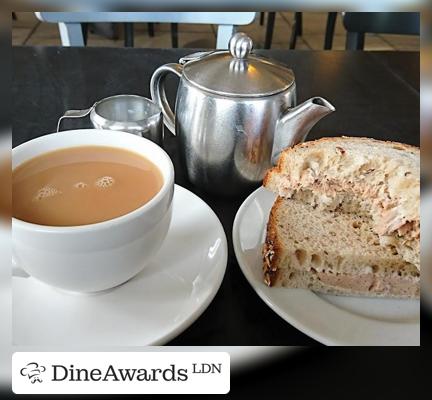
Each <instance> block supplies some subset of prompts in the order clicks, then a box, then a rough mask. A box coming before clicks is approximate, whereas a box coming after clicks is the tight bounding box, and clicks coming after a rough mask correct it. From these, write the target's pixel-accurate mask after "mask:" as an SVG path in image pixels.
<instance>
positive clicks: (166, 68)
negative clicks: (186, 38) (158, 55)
mask: <svg viewBox="0 0 432 400" xmlns="http://www.w3.org/2000/svg"><path fill="white" fill-rule="evenodd" d="M170 72H172V73H174V74H175V75H177V76H178V77H179V78H180V77H181V76H182V73H183V65H180V64H174V63H173V64H166V65H162V66H161V67H159V68H158V69H157V70H156V71H155V72H154V73H153V76H152V78H151V81H150V93H151V97H152V100H153V101H154V102H155V103H156V104H157V105H158V106H159V107H160V108H161V109H162V114H163V117H164V123H165V126H166V127H167V128H168V129H169V130H170V131H171V132H172V133H173V134H174V135H175V116H174V113H173V111H172V110H171V107H170V105H169V103H168V100H167V98H166V94H165V78H166V76H167V75H168V74H169V73H170Z"/></svg>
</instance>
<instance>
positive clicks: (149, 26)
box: [147, 22, 154, 37]
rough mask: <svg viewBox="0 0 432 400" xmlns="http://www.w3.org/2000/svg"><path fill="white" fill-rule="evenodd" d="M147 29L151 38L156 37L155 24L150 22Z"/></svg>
mask: <svg viewBox="0 0 432 400" xmlns="http://www.w3.org/2000/svg"><path fill="white" fill-rule="evenodd" d="M147 29H148V34H149V36H150V37H153V36H154V23H153V22H149V23H148V24H147Z"/></svg>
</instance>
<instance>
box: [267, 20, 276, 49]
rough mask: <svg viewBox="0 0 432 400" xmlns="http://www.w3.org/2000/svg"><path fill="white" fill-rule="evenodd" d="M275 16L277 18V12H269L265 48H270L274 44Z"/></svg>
mask: <svg viewBox="0 0 432 400" xmlns="http://www.w3.org/2000/svg"><path fill="white" fill-rule="evenodd" d="M275 18H276V13H275V12H269V13H268V18H267V28H266V35H265V42H264V48H265V49H269V48H270V47H271V44H272V40H273V31H274V24H275Z"/></svg>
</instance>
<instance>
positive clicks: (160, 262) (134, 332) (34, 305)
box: [12, 186, 228, 346]
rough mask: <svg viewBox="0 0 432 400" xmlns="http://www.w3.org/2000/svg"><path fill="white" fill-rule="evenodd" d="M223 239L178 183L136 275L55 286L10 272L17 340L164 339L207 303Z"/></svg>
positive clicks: (220, 265) (134, 342) (131, 342)
mask: <svg viewBox="0 0 432 400" xmlns="http://www.w3.org/2000/svg"><path fill="white" fill-rule="evenodd" d="M227 257H228V251H227V241H226V236H225V233H224V230H223V228H222V225H221V223H220V221H219V219H218V218H217V216H216V215H215V214H214V212H213V211H212V210H211V209H210V207H209V206H208V205H207V204H206V203H205V202H204V201H202V200H201V199H200V198H199V197H197V196H195V195H194V194H193V193H191V192H189V191H188V190H186V189H184V188H182V187H180V186H176V187H175V193H174V200H173V219H172V222H171V226H170V229H169V232H168V235H167V238H166V240H165V242H164V244H163V245H162V248H161V250H160V251H159V253H158V255H157V256H156V258H155V259H154V261H153V262H152V263H151V265H149V266H147V267H146V268H145V269H144V270H143V271H142V272H141V273H140V274H138V275H137V276H136V277H135V278H133V279H132V280H130V281H129V282H127V283H125V284H124V285H122V286H119V287H117V288H115V289H112V290H110V291H106V292H103V293H99V294H93V295H85V294H84V295H83V294H69V293H65V292H61V291H59V290H57V289H55V288H53V287H50V286H48V285H45V284H43V283H41V282H39V281H37V280H35V279H33V278H31V277H27V278H26V277H20V276H14V277H13V279H12V281H13V284H12V291H13V317H12V320H13V343H14V344H15V345H50V346H56V345H57V346H58V345H60V346H63V345H69V346H70V345H71V346H74V345H99V346H104V345H105V346H107V345H109V346H111V345H117V346H145V345H156V344H164V343H166V342H168V341H169V340H171V339H173V338H174V337H175V336H177V335H178V334H180V333H181V332H182V331H184V330H185V329H186V328H187V327H188V326H190V325H191V324H192V323H193V322H194V321H195V320H196V319H197V318H198V317H199V316H200V315H201V313H202V312H203V311H204V310H205V309H206V308H207V306H208V305H209V304H210V302H211V301H212V299H213V297H214V296H215V294H216V292H217V291H218V289H219V286H220V284H221V282H222V279H223V276H224V273H225V268H226V265H227Z"/></svg>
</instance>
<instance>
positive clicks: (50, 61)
mask: <svg viewBox="0 0 432 400" xmlns="http://www.w3.org/2000/svg"><path fill="white" fill-rule="evenodd" d="M192 52H193V51H192V50H190V49H187V50H186V49H169V50H163V49H107V48H57V47H51V48H46V47H25V48H24V47H23V48H14V49H13V66H14V77H13V99H12V101H13V146H17V145H19V144H20V143H23V142H25V141H27V140H30V139H33V138H35V137H38V136H40V135H43V134H46V133H51V132H54V131H55V129H56V123H57V119H58V118H59V116H60V115H62V114H63V113H64V111H65V110H67V109H80V108H88V107H90V106H91V105H92V104H93V103H94V102H95V101H96V100H98V99H101V98H103V97H107V96H110V95H114V94H120V93H135V94H139V95H142V96H146V97H150V92H149V82H150V77H151V75H152V73H153V71H154V70H155V69H156V68H157V67H158V66H160V65H162V64H166V63H169V62H177V61H178V59H179V58H180V57H181V56H183V55H185V54H188V53H192ZM259 53H262V54H264V55H266V56H267V57H271V58H274V59H276V60H279V61H281V62H284V63H286V64H288V65H289V66H291V68H292V69H293V70H294V72H295V75H296V80H297V88H298V100H299V101H303V100H305V99H307V98H309V97H312V96H316V95H319V96H323V97H325V98H326V99H328V100H329V101H330V102H332V103H333V104H334V105H335V107H336V109H337V112H335V113H333V114H332V115H330V116H328V117H326V118H324V119H323V120H322V121H321V122H320V123H318V124H317V125H316V126H315V127H314V128H313V129H312V131H311V133H310V136H309V139H315V138H319V137H322V136H338V135H341V134H343V135H350V136H369V137H373V138H376V139H384V140H393V141H400V142H404V143H409V144H413V145H419V141H420V136H419V132H420V122H419V118H420V107H419V101H420V94H419V88H420V83H419V53H416V52H362V51H357V52H344V51H327V52H324V51H292V50H269V51H259ZM167 86H168V87H167V93H168V97H169V99H170V100H171V101H172V100H173V99H174V97H175V89H176V81H175V79H172V80H168V82H167ZM84 127H90V123H89V121H88V120H83V121H80V122H78V121H68V122H66V123H65V124H64V126H63V128H64V129H77V128H84ZM167 136H168V137H166V140H165V148H166V150H167V152H168V153H169V154H170V156H171V157H172V159H173V162H174V165H175V167H176V183H177V184H179V185H181V186H184V187H186V188H187V189H189V190H191V191H193V192H194V193H196V194H197V195H198V196H200V197H201V198H202V199H204V200H205V201H206V202H207V203H208V204H209V205H210V207H211V208H212V209H213V210H214V211H215V213H216V214H217V215H218V217H219V219H220V220H221V222H222V224H223V226H224V229H225V233H226V236H227V239H228V243H229V258H228V265H227V269H226V274H225V277H224V280H223V283H222V286H221V288H220V290H219V292H218V294H217V295H216V297H215V299H214V300H213V302H212V303H211V304H210V306H209V307H208V309H207V310H206V311H205V312H204V313H203V315H202V316H201V317H200V318H199V319H198V320H197V321H196V322H195V323H194V324H192V325H191V327H189V328H188V329H187V330H186V331H185V332H183V333H182V334H181V335H179V336H178V337H177V338H176V339H174V340H173V341H172V342H171V343H170V344H173V345H310V344H316V342H315V341H314V340H312V339H311V338H309V337H307V336H306V335H304V334H303V333H301V332H300V331H298V330H297V329H295V328H294V327H292V326H291V325H289V324H288V323H286V322H285V321H284V320H282V319H281V318H280V317H279V316H277V315H276V314H275V313H274V312H273V311H272V310H270V309H269V308H268V307H267V306H266V305H265V304H264V302H263V301H262V300H261V299H260V298H259V297H258V296H257V295H256V294H255V292H254V291H253V289H252V288H251V287H250V285H249V284H248V282H247V281H246V279H245V278H244V276H243V274H242V272H241V271H240V268H239V266H238V264H237V261H236V258H235V255H234V251H233V248H232V241H231V232H232V224H233V220H234V216H235V214H236V211H237V209H238V208H239V206H240V205H241V203H242V201H243V200H244V197H243V198H240V197H239V198H234V199H232V198H231V199H227V198H223V197H216V196H209V195H207V194H205V193H202V192H201V191H200V190H198V189H196V188H194V187H193V186H192V185H191V184H190V183H189V182H188V181H187V179H186V177H185V173H184V171H183V169H182V167H181V164H180V162H179V157H178V151H177V143H176V139H175V138H174V137H172V136H171V135H167Z"/></svg>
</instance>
